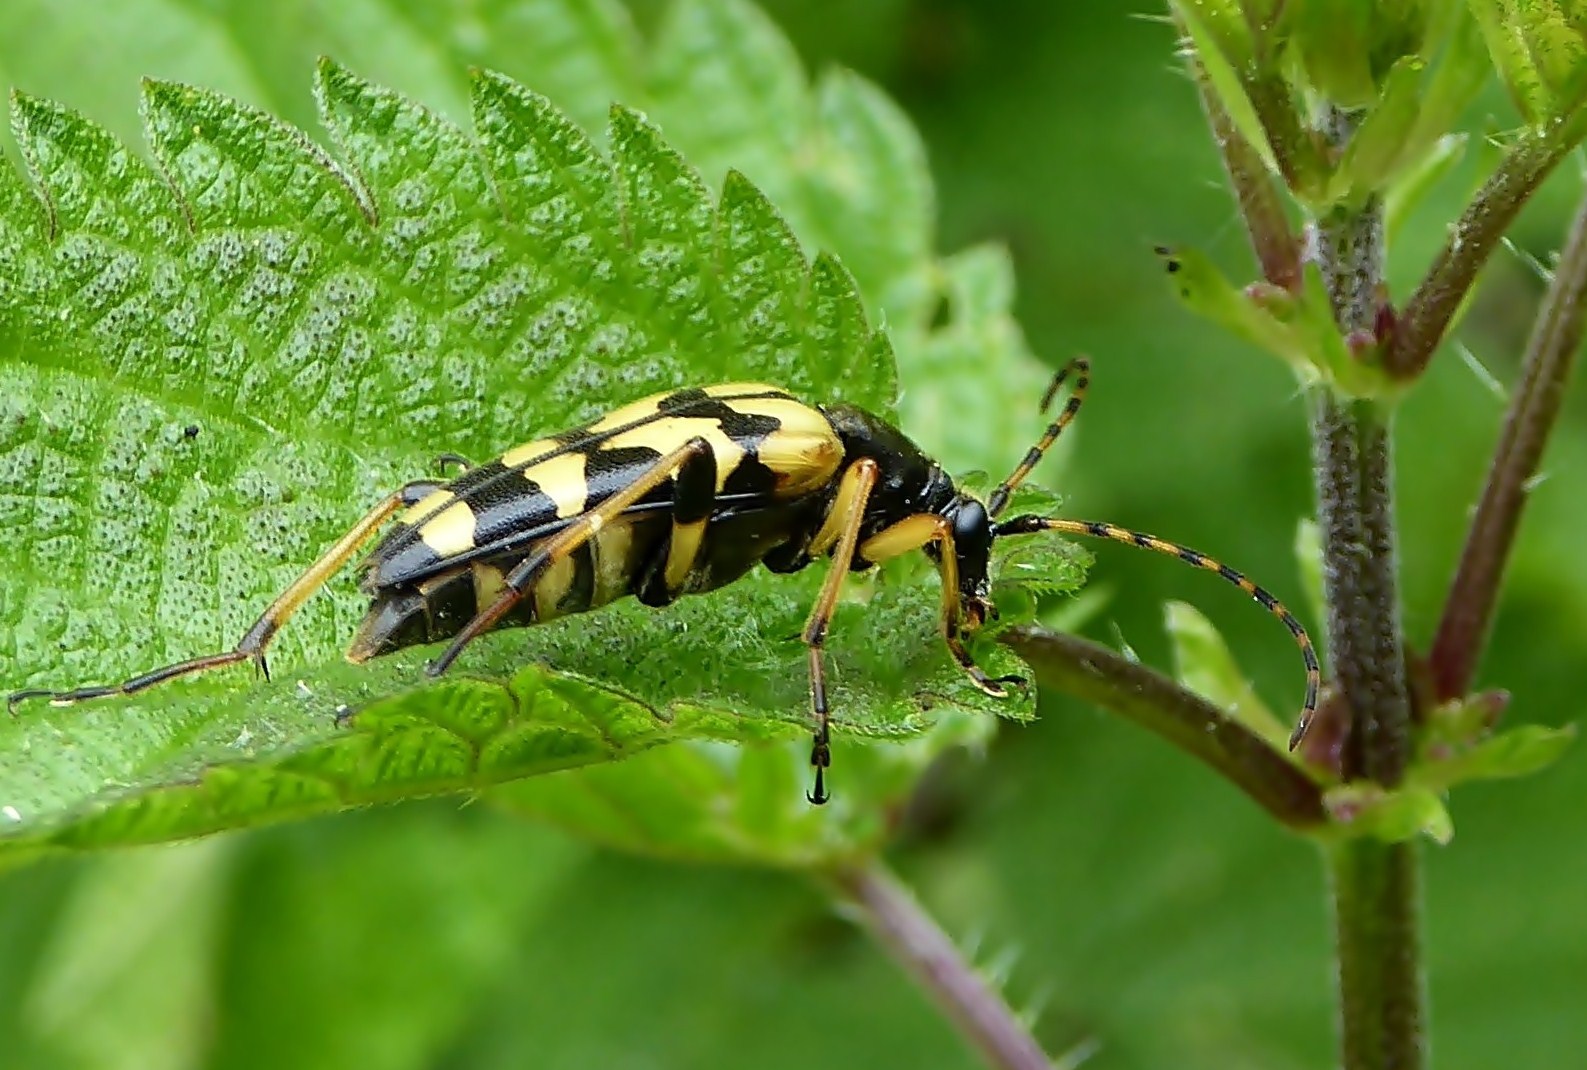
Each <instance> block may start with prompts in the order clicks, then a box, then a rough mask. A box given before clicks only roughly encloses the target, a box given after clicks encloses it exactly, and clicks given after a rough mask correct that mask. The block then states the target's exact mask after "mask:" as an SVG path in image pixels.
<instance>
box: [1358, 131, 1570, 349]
mask: <svg viewBox="0 0 1587 1070" xmlns="http://www.w3.org/2000/svg"><path fill="white" fill-rule="evenodd" d="M1576 141H1577V139H1576V137H1575V136H1574V135H1573V134H1571V135H1567V133H1566V131H1564V130H1563V129H1558V130H1554V131H1551V132H1550V134H1548V135H1540V134H1535V133H1529V134H1527V135H1526V136H1524V137H1523V138H1522V140H1521V141H1520V142H1518V143H1517V144H1516V145H1515V147H1514V148H1512V149H1511V150H1510V151H1509V152H1508V153H1507V154H1506V155H1505V157H1504V159H1502V160H1501V161H1499V166H1498V167H1497V168H1495V169H1494V172H1493V174H1492V175H1490V176H1489V177H1488V180H1487V181H1486V182H1484V183H1483V185H1482V189H1480V190H1479V191H1478V192H1477V195H1476V197H1474V198H1472V201H1471V203H1470V204H1469V205H1467V206H1466V210H1465V211H1464V212H1462V213H1461V215H1460V219H1459V220H1458V221H1457V222H1456V223H1455V225H1454V226H1453V227H1451V228H1450V231H1449V239H1448V241H1447V242H1446V243H1445V244H1444V248H1443V250H1442V251H1440V252H1439V254H1438V256H1437V258H1436V259H1435V260H1434V261H1433V265H1432V267H1431V268H1429V269H1428V272H1427V275H1426V276H1425V277H1424V278H1423V279H1422V281H1421V283H1420V284H1419V285H1418V286H1417V287H1416V291H1415V292H1414V293H1413V294H1411V296H1410V299H1409V300H1407V301H1406V302H1405V307H1404V309H1402V310H1401V312H1400V316H1399V322H1398V324H1397V325H1396V328H1395V332H1394V337H1393V338H1392V339H1391V340H1390V343H1389V345H1388V346H1387V347H1386V352H1385V353H1384V356H1383V363H1384V366H1385V367H1386V368H1387V369H1388V371H1389V373H1390V374H1391V375H1394V376H1396V377H1398V378H1402V379H1411V378H1415V377H1416V376H1418V375H1420V374H1421V373H1422V372H1423V370H1425V369H1426V367H1427V363H1428V361H1430V360H1432V359H1433V353H1434V351H1435V350H1437V348H1438V345H1439V343H1440V342H1442V341H1443V340H1444V335H1445V334H1446V333H1448V331H1449V325H1450V323H1452V322H1453V321H1454V318H1455V315H1456V313H1457V312H1458V311H1459V310H1460V306H1461V304H1462V302H1464V301H1465V299H1466V294H1467V293H1468V292H1469V291H1470V289H1471V285H1472V283H1474V282H1475V281H1476V279H1477V272H1478V271H1479V270H1481V268H1482V265H1484V264H1486V263H1487V262H1488V257H1489V255H1490V254H1492V252H1493V251H1494V250H1495V249H1496V248H1498V246H1499V240H1500V239H1501V238H1502V237H1504V232H1505V231H1506V230H1508V229H1509V226H1510V224H1511V222H1513V221H1514V219H1515V217H1516V215H1517V214H1518V213H1519V212H1520V211H1521V207H1522V206H1523V205H1524V204H1526V202H1527V201H1528V200H1529V199H1530V198H1531V196H1532V194H1533V193H1535V192H1536V191H1537V187H1538V186H1540V185H1542V183H1543V180H1544V179H1545V178H1547V177H1548V175H1549V172H1550V171H1552V170H1553V169H1554V166H1555V164H1557V163H1559V161H1560V160H1562V159H1564V158H1565V155H1566V154H1567V153H1568V152H1569V151H1570V150H1571V148H1573V147H1574V146H1575V145H1576Z"/></svg>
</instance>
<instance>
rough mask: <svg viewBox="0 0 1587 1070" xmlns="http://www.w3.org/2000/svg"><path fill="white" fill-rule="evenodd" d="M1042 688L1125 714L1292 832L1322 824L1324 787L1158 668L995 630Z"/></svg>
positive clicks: (1044, 636) (1083, 646)
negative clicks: (1208, 769) (1224, 780)
mask: <svg viewBox="0 0 1587 1070" xmlns="http://www.w3.org/2000/svg"><path fill="white" fill-rule="evenodd" d="M1000 638H1001V640H1002V642H1004V643H1005V644H1007V646H1008V647H1009V648H1010V649H1012V650H1013V651H1014V652H1015V653H1016V654H1018V655H1019V656H1020V658H1021V659H1023V660H1024V661H1025V663H1026V664H1027V665H1029V666H1030V667H1031V671H1032V672H1033V673H1034V674H1035V677H1036V682H1037V683H1039V684H1041V685H1042V686H1043V687H1050V688H1052V689H1053V690H1055V691H1062V692H1064V693H1065V694H1069V695H1074V696H1075V697H1076V698H1081V699H1085V700H1086V701H1087V702H1092V703H1095V704H1096V705H1098V706H1101V707H1102V708H1103V709H1106V710H1111V711H1112V712H1114V713H1116V714H1118V715H1120V716H1121V717H1125V718H1127V719H1129V720H1131V721H1134V722H1135V723H1136V724H1139V725H1141V726H1142V727H1143V728H1146V729H1148V730H1149V731H1151V732H1155V733H1156V734H1157V735H1159V736H1161V737H1163V738H1164V739H1166V740H1168V741H1169V742H1170V743H1172V744H1174V746H1176V747H1178V748H1180V749H1181V750H1183V751H1184V752H1185V753H1187V754H1189V755H1191V756H1192V757H1194V758H1197V759H1199V760H1200V761H1202V762H1205V763H1206V764H1207V765H1209V766H1211V767H1212V768H1213V769H1215V770H1217V771H1218V772H1219V773H1222V774H1223V775H1224V777H1226V778H1227V779H1228V780H1229V782H1230V783H1232V784H1233V785H1234V786H1235V787H1237V788H1239V789H1240V790H1241V791H1243V792H1245V793H1246V794H1247V795H1249V796H1250V797H1251V798H1252V799H1253V800H1254V801H1255V802H1256V803H1257V804H1258V805H1259V806H1261V807H1262V808H1263V809H1265V810H1266V811H1267V812H1268V813H1270V814H1272V815H1273V817H1275V818H1277V819H1278V820H1279V821H1281V822H1283V823H1284V824H1285V825H1287V826H1289V827H1290V828H1292V829H1295V830H1297V831H1306V830H1308V829H1317V828H1320V827H1321V826H1322V825H1323V824H1325V823H1326V822H1327V811H1326V810H1325V809H1324V807H1323V798H1322V789H1321V788H1320V787H1318V786H1317V783H1316V782H1315V781H1314V780H1312V779H1311V778H1310V777H1308V776H1307V775H1306V774H1305V773H1303V772H1301V770H1300V769H1299V768H1297V767H1296V766H1295V765H1294V764H1293V763H1291V762H1290V761H1288V760H1287V759H1285V758H1284V757H1283V755H1281V754H1280V753H1279V752H1278V751H1277V749H1276V748H1275V746H1274V744H1273V742H1271V741H1269V740H1265V739H1263V738H1262V737H1261V736H1259V735H1257V734H1256V733H1255V732H1253V731H1251V729H1249V728H1247V727H1246V726H1245V725H1243V724H1241V723H1240V722H1239V721H1236V720H1234V719H1233V718H1232V717H1230V716H1229V715H1228V714H1226V713H1224V712H1223V711H1222V710H1221V709H1219V708H1218V707H1217V706H1214V705H1213V704H1212V703H1210V702H1208V701H1207V700H1206V699H1204V698H1202V697H1201V696H1200V695H1197V694H1194V693H1192V692H1190V691H1187V690H1185V689H1184V688H1183V687H1180V686H1179V685H1178V684H1176V683H1175V682H1174V681H1172V680H1170V679H1169V678H1168V677H1166V676H1164V675H1162V674H1161V673H1158V672H1154V671H1153V670H1151V669H1148V668H1147V667H1146V666H1144V665H1142V664H1140V663H1139V662H1134V661H1130V660H1129V659H1128V658H1124V657H1121V656H1119V655H1118V654H1115V653H1114V652H1113V651H1111V650H1109V649H1108V648H1107V647H1104V646H1098V645H1097V644H1096V643H1092V642H1089V641H1087V640H1085V639H1080V638H1078V637H1076V636H1073V635H1063V634H1060V633H1057V632H1049V631H1047V630H1045V629H1043V628H1038V627H1034V626H1029V625H1025V626H1020V627H1016V628H1010V629H1009V630H1008V631H1006V632H1004V633H1003V634H1002V635H1001V636H1000Z"/></svg>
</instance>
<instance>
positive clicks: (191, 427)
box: [182, 424, 199, 441]
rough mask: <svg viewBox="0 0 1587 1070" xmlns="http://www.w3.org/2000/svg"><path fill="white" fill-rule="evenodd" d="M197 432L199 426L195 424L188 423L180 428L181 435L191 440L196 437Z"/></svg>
mask: <svg viewBox="0 0 1587 1070" xmlns="http://www.w3.org/2000/svg"><path fill="white" fill-rule="evenodd" d="M198 432H199V426H198V425H197V424H188V425H187V426H186V427H184V428H182V437H183V438H185V439H188V440H189V441H191V440H193V439H195V438H197V437H198Z"/></svg>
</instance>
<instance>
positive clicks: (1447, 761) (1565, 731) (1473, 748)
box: [1410, 724, 1576, 791]
mask: <svg viewBox="0 0 1587 1070" xmlns="http://www.w3.org/2000/svg"><path fill="white" fill-rule="evenodd" d="M1575 739H1576V727H1575V726H1574V725H1566V726H1564V727H1562V728H1552V727H1549V726H1548V725H1540V724H1529V725H1522V726H1520V727H1519V728H1512V729H1509V730H1508V731H1505V732H1499V733H1496V734H1494V735H1491V736H1488V737H1487V738H1485V739H1481V740H1479V741H1477V742H1476V743H1473V744H1471V745H1469V746H1450V745H1448V744H1444V745H1441V746H1439V747H1438V748H1437V750H1436V751H1434V752H1432V753H1429V754H1428V755H1426V756H1425V757H1424V758H1423V760H1421V761H1419V762H1417V764H1416V765H1415V766H1414V767H1413V768H1412V770H1411V774H1410V776H1411V778H1412V779H1414V780H1415V781H1416V783H1418V784H1420V785H1422V786H1424V787H1428V788H1432V789H1434V790H1437V791H1445V790H1448V789H1449V788H1451V787H1453V786H1455V785H1456V784H1460V783H1463V782H1465V781H1468V780H1500V779H1505V778H1509V777H1522V776H1530V775H1531V774H1533V773H1536V772H1538V771H1539V770H1542V769H1546V768H1548V767H1549V766H1550V765H1553V764H1554V763H1555V762H1556V761H1558V760H1559V757H1560V756H1561V755H1562V754H1564V753H1565V748H1567V747H1569V746H1570V745H1571V743H1572V742H1573V741H1574V740H1575Z"/></svg>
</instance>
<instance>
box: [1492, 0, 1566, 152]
mask: <svg viewBox="0 0 1587 1070" xmlns="http://www.w3.org/2000/svg"><path fill="white" fill-rule="evenodd" d="M1470 7H1471V12H1472V14H1473V15H1474V16H1475V17H1476V19H1477V22H1478V23H1479V24H1480V25H1481V27H1482V34H1483V37H1484V39H1485V40H1486V41H1487V44H1488V52H1489V53H1490V55H1491V56H1492V57H1493V63H1494V65H1495V66H1496V67H1498V69H1499V73H1500V74H1501V75H1502V76H1503V78H1504V82H1505V86H1506V87H1507V88H1508V89H1509V91H1510V96H1511V97H1512V98H1513V99H1514V100H1515V103H1516V107H1518V108H1519V109H1520V111H1521V114H1522V115H1523V116H1525V117H1526V119H1527V121H1528V122H1529V123H1530V124H1531V125H1532V126H1533V127H1536V128H1539V129H1541V128H1544V127H1546V126H1548V124H1549V123H1550V122H1551V121H1553V120H1556V119H1561V118H1564V117H1566V116H1570V115H1572V114H1573V113H1576V112H1578V111H1579V110H1580V109H1581V107H1582V106H1583V104H1587V13H1584V12H1583V11H1582V10H1581V9H1580V5H1579V4H1576V3H1574V2H1573V0H1470ZM1578 136H1579V135H1578Z"/></svg>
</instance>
